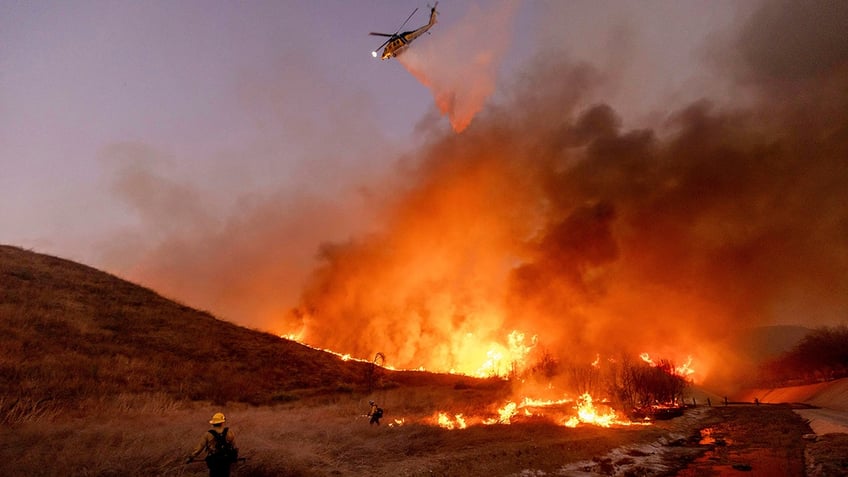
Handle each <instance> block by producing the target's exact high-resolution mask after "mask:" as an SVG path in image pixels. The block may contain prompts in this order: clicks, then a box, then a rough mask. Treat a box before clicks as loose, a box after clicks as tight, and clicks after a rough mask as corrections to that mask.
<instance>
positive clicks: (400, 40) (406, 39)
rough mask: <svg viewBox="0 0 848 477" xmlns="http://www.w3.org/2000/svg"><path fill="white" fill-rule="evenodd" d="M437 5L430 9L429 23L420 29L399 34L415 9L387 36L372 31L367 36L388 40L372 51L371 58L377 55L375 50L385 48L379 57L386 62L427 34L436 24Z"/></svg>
mask: <svg viewBox="0 0 848 477" xmlns="http://www.w3.org/2000/svg"><path fill="white" fill-rule="evenodd" d="M438 5H439V2H436V3H435V4H434V5H433V7H432V8H430V22H429V23H427V24H426V25H424V26H423V27H421V28H418V29H416V30H410V31H405V32H403V33H400V29H401V28H403V26H404V25H406V22H408V21H409V19H410V18H412V15H415V12H417V11H418V9H417V8H416V9H415V10H413V11H412V13H410V14H409V16H408V17H407V18H406V20H405V21H404V22H403V23H401V25H400V28H398V29H397V31H396V32H394V33H391V34H389V33H376V32H373V31H372V32H371V33H369V35H374V36H386V37H389V39H388V40H386V41H385V42H384V43H383V44H382V45H380V46H378V47H377V48H376V49H375V50H374V51H372V52H371V56H373V57H374V58H376V57H377V55H378V53H377V50H379V49H380V48H383V47H384V46H385V48H384V49H383V54H382V55H381V56H380V59H381V60H388V59H389V58H392V57H395V56H397V55H399V54H401V52H403V50H405V49H406V47H408V46H409V44H410V43H412V40H414V39H416V38H418V37H419V36H421V35H423V34H424V33H425V32H427V30H429V29H430V28H432V27H433V25H435V24H436V15H437V14H438V12H436V7H437V6H438Z"/></svg>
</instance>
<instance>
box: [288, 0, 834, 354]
mask: <svg viewBox="0 0 848 477" xmlns="http://www.w3.org/2000/svg"><path fill="white" fill-rule="evenodd" d="M797 5H802V7H801V6H796V4H795V3H792V2H789V3H786V2H779V3H767V4H765V5H764V7H763V8H762V9H760V10H759V11H758V12H757V13H756V14H755V15H753V16H752V17H751V18H750V20H749V22H748V23H747V24H746V25H745V26H744V28H743V29H742V31H741V33H740V34H739V35H738V36H737V37H735V38H736V39H735V40H734V42H735V43H734V42H730V43H731V44H736V45H741V46H740V47H739V53H740V54H739V55H736V56H735V57H734V58H727V60H728V61H727V62H725V64H731V65H732V69H731V70H729V71H727V73H726V74H728V75H732V76H734V77H736V78H738V79H739V80H741V81H742V83H740V88H742V87H743V86H742V84H743V83H744V87H745V88H751V89H752V91H754V92H756V98H755V99H754V100H753V101H750V104H747V103H746V105H744V106H742V105H740V106H738V107H729V108H719V107H718V106H717V105H716V104H717V103H715V102H711V101H709V100H702V101H699V102H696V103H693V104H691V105H689V106H688V107H686V108H684V109H682V110H679V111H676V112H674V113H672V114H670V115H668V116H667V117H668V120H667V122H665V123H663V124H659V125H657V126H656V127H655V128H652V129H641V130H626V129H624V128H623V126H622V124H623V121H622V120H621V118H620V117H619V116H618V115H617V113H616V111H615V110H614V108H613V107H612V106H611V105H607V104H603V103H598V104H595V105H585V104H581V100H580V99H581V98H582V97H584V96H585V95H586V94H588V93H591V92H592V91H591V90H592V84H593V81H592V80H591V79H592V78H594V77H600V76H603V75H602V74H600V73H599V72H597V71H595V70H593V69H592V68H591V67H589V66H586V65H570V64H568V63H567V62H561V61H556V59H555V58H552V57H551V55H550V54H548V55H547V56H546V58H545V61H544V63H543V64H542V66H539V67H537V68H535V69H534V70H533V71H532V72H528V73H527V74H528V78H527V79H526V83H524V84H522V85H516V87H515V91H516V93H515V97H514V99H513V100H512V102H511V103H509V104H501V105H496V106H493V107H491V108H489V109H487V110H485V111H484V112H483V113H482V114H481V115H479V116H478V118H477V120H476V121H475V123H474V124H472V126H471V127H469V128H468V129H467V130H466V131H465V132H464V133H463V135H462V136H461V137H457V136H453V135H447V136H445V137H441V138H438V139H436V140H434V142H433V143H432V144H431V145H429V146H428V147H427V148H426V150H424V151H423V152H422V154H421V156H420V157H419V162H418V170H417V171H416V175H415V180H414V182H413V183H412V184H411V185H410V186H409V187H408V189H407V192H406V193H404V194H402V195H400V196H398V197H397V198H396V199H395V200H394V201H393V202H392V203H391V206H390V207H389V210H388V213H387V214H386V216H385V217H384V218H383V219H382V223H383V225H384V226H383V230H384V232H383V233H380V234H375V235H370V236H365V237H359V238H356V239H353V240H351V241H349V242H346V243H337V244H333V245H327V246H326V247H324V249H323V252H322V258H323V265H322V266H321V267H320V268H319V269H318V270H316V272H315V273H314V274H313V276H312V279H311V281H310V283H309V285H308V286H307V288H306V290H305V292H304V293H303V295H302V299H301V304H300V306H299V307H298V308H297V310H296V311H295V313H293V315H292V316H291V320H290V324H289V326H290V327H292V328H300V329H301V330H302V332H303V336H304V338H305V339H306V341H307V342H310V343H314V344H317V345H320V346H326V347H330V348H333V349H336V350H338V351H340V352H350V353H352V354H354V355H357V356H362V357H368V356H371V355H373V353H374V352H376V351H382V352H385V353H386V355H387V357H388V359H389V362H390V363H392V364H395V365H398V366H418V365H421V364H423V365H430V366H437V367H442V368H447V367H454V366H458V365H460V364H462V363H463V360H468V359H475V358H479V356H472V355H473V353H471V352H470V351H469V350H470V349H471V348H472V347H471V346H469V345H468V340H471V339H478V340H480V341H481V342H483V343H486V342H488V341H499V342H505V341H506V338H505V336H506V334H507V333H509V331H510V330H512V329H518V330H522V331H524V332H526V333H529V334H537V335H540V336H541V341H542V342H543V344H544V346H545V347H546V348H547V349H549V350H553V351H554V352H555V353H557V354H558V355H560V356H562V357H564V358H567V357H573V358H574V359H582V356H584V355H585V356H591V357H594V353H595V352H613V351H614V350H621V349H632V350H633V351H636V352H638V351H646V350H648V351H654V350H656V351H657V353H658V354H661V355H662V354H666V356H669V357H671V358H674V359H678V360H680V359H685V356H686V354H693V355H695V356H696V357H698V358H700V359H701V360H702V361H701V362H702V363H704V364H705V365H707V367H709V365H710V364H712V365H713V367H716V366H718V365H719V364H722V365H724V364H727V363H722V362H720V361H721V360H720V359H719V358H717V357H715V356H713V357H710V354H711V353H714V352H715V348H714V343H716V342H718V341H719V340H721V339H723V338H724V337H726V336H727V334H728V333H732V332H733V331H734V330H737V329H739V328H740V327H744V326H752V325H758V324H767V323H772V322H778V321H784V322H785V321H790V322H796V323H808V324H812V323H818V322H821V321H833V320H844V319H845V316H846V313H848V302H846V297H848V273H846V270H848V188H846V187H845V184H848V161H846V158H848V104H846V102H848V101H846V97H848V95H846V94H845V91H848V62H846V51H848V48H846V45H848V35H844V34H842V35H838V34H835V32H836V31H837V30H839V28H838V27H839V26H840V25H842V26H844V25H848V22H846V21H845V18H846V16H845V10H846V8H845V6H844V4H842V3H839V2H815V3H802V4H797ZM801 10H803V12H802V11H801ZM797 16H799V17H797ZM797 18H800V21H796V20H797ZM819 20H821V21H819ZM842 31H843V33H844V28H842ZM766 39H768V40H770V41H766ZM814 49H815V50H817V49H825V50H826V51H815V53H812V51H811V50H814ZM805 53H811V54H812V56H813V58H809V57H807V56H805V55H804V54H805ZM802 57H803V58H802ZM578 357H579V358H578ZM589 361H591V359H589ZM696 364H697V362H696ZM713 371H715V369H714V370H713Z"/></svg>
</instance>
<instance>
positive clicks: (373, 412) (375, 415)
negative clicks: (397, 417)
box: [368, 401, 383, 426]
mask: <svg viewBox="0 0 848 477" xmlns="http://www.w3.org/2000/svg"><path fill="white" fill-rule="evenodd" d="M368 404H370V405H371V409H369V410H368V417H370V418H371V421H370V422H369V424H371V425H373V424H377V425H378V426H379V425H380V418H381V417H383V408H381V407H379V406H377V403H376V402H374V401H368Z"/></svg>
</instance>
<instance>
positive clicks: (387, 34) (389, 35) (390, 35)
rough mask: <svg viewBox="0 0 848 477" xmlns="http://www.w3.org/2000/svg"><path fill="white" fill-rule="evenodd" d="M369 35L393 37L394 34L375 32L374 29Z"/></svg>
mask: <svg viewBox="0 0 848 477" xmlns="http://www.w3.org/2000/svg"><path fill="white" fill-rule="evenodd" d="M369 35H374V36H388V37H392V36H394V35H392V34H391V33H377V32H374V31H372V32H371V33H369Z"/></svg>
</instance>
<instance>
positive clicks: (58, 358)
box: [0, 246, 402, 424]
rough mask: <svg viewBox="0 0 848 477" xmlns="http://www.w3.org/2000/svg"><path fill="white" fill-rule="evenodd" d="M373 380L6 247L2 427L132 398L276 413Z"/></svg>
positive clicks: (1, 267)
mask: <svg viewBox="0 0 848 477" xmlns="http://www.w3.org/2000/svg"><path fill="white" fill-rule="evenodd" d="M367 368H368V365H367V364H365V363H357V362H343V361H341V360H339V359H338V358H337V357H335V356H333V355H331V354H328V353H324V352H321V351H317V350H314V349H311V348H308V347H305V346H302V345H300V344H298V343H295V342H291V341H288V340H283V339H280V338H278V337H276V336H273V335H271V334H268V333H263V332H259V331H255V330H250V329H246V328H242V327H239V326H236V325H234V324H232V323H228V322H226V321H222V320H219V319H216V318H215V317H214V316H212V315H210V314H209V313H205V312H201V311H197V310H194V309H192V308H189V307H187V306H183V305H180V304H178V303H175V302H173V301H171V300H167V299H165V298H163V297H162V296H160V295H158V294H156V293H155V292H153V291H151V290H149V289H146V288H143V287H140V286H137V285H134V284H132V283H129V282H127V281H124V280H121V279H119V278H117V277H115V276H112V275H109V274H107V273H104V272H101V271H98V270H95V269H93V268H90V267H87V266H84V265H80V264H77V263H74V262H71V261H68V260H63V259H60V258H55V257H51V256H47V255H42V254H37V253H33V252H30V251H25V250H22V249H20V248H16V247H11V246H0V421H2V422H5V423H7V424H12V423H14V422H16V421H18V420H20V419H23V418H24V417H33V416H37V415H38V414H39V413H49V412H51V411H56V410H68V409H72V408H74V407H75V406H77V405H79V403H81V402H85V401H86V400H90V399H103V397H104V396H115V395H121V394H128V393H129V394H140V393H159V394H164V395H167V396H170V397H172V398H174V399H182V400H201V401H212V402H216V403H225V402H229V401H237V402H244V403H250V404H268V403H274V402H280V401H287V400H291V399H297V398H298V397H299V396H300V395H302V394H304V393H306V394H308V393H315V392H326V391H332V390H339V391H346V392H350V391H352V390H355V389H357V388H362V387H363V386H367V384H368V383H367V380H366V375H367ZM401 379H402V378H401Z"/></svg>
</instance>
